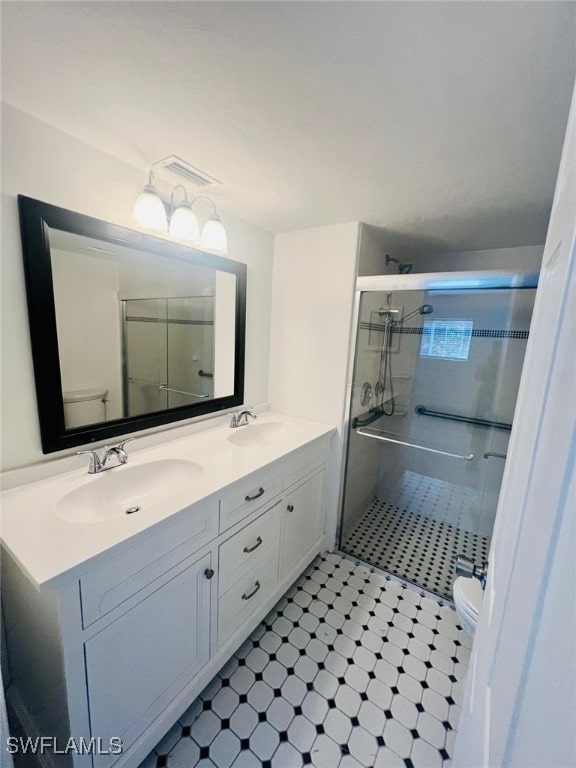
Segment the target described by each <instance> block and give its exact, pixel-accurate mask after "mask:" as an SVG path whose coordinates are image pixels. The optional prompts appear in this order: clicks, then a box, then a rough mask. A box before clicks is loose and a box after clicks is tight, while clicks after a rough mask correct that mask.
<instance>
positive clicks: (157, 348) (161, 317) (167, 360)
mask: <svg viewBox="0 0 576 768" xmlns="http://www.w3.org/2000/svg"><path fill="white" fill-rule="evenodd" d="M122 316H123V366H122V367H123V377H124V387H123V392H124V416H137V415H140V414H143V413H154V412H155V411H161V410H164V409H166V408H176V407H178V406H181V405H190V404H192V403H197V402H198V401H199V400H205V399H208V398H211V397H213V396H214V391H213V373H214V296H213V295H206V296H204V295H202V296H186V297H181V296H178V297H168V298H146V299H125V300H123V301H122Z"/></svg>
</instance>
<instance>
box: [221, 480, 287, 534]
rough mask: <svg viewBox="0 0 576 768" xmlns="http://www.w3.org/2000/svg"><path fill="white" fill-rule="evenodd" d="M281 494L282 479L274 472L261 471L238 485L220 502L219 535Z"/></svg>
mask: <svg viewBox="0 0 576 768" xmlns="http://www.w3.org/2000/svg"><path fill="white" fill-rule="evenodd" d="M281 492H282V478H281V475H280V473H279V472H278V471H277V470H276V471H263V472H259V473H256V474H254V475H252V478H251V479H249V480H246V481H245V482H243V483H239V484H238V485H236V487H235V488H234V489H233V490H232V491H230V492H229V493H228V494H226V495H225V496H223V497H222V498H221V500H220V533H222V531H226V530H227V529H228V528H230V527H231V526H233V525H235V524H236V523H238V522H240V520H243V519H244V518H245V517H247V516H248V515H250V514H251V513H252V512H254V511H255V510H257V509H261V508H262V507H263V506H264V505H267V504H269V503H270V501H271V500H273V499H274V497H275V496H278V495H279V494H280V493H281Z"/></svg>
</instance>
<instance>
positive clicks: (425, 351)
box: [420, 319, 473, 360]
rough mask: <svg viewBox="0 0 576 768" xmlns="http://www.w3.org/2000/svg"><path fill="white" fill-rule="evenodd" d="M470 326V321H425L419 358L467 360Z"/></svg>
mask: <svg viewBox="0 0 576 768" xmlns="http://www.w3.org/2000/svg"><path fill="white" fill-rule="evenodd" d="M472 325H473V323H472V320H452V319H436V320H425V321H424V324H423V326H422V342H421V344H420V357H436V358H444V359H446V360H468V355H469V353H470V339H471V338H472Z"/></svg>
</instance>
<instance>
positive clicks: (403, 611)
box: [141, 553, 471, 768]
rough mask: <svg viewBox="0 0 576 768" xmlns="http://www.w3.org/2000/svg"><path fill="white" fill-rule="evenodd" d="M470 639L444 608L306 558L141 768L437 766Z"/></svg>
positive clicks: (451, 726) (446, 754)
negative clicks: (299, 574) (291, 582)
mask: <svg viewBox="0 0 576 768" xmlns="http://www.w3.org/2000/svg"><path fill="white" fill-rule="evenodd" d="M470 644H471V643H470V640H469V638H468V637H467V636H466V635H465V634H464V632H463V631H462V630H461V628H460V627H459V626H458V624H457V621H456V615H455V613H454V611H453V610H452V609H451V608H450V607H449V606H447V605H444V604H443V603H442V602H441V601H437V600H433V599H431V598H430V597H429V596H427V595H426V594H425V593H424V592H422V591H419V590H416V589H414V588H411V587H407V586H404V585H402V584H401V583H399V582H398V581H396V580H394V579H392V578H390V577H387V576H386V575H384V574H381V573H377V572H373V571H371V570H370V569H369V568H367V567H365V566H362V565H358V564H357V563H355V562H354V561H352V560H351V559H349V558H347V557H344V556H341V555H340V554H332V553H329V554H326V555H325V556H323V557H319V558H317V559H316V560H315V561H314V563H312V565H311V566H310V567H309V568H308V569H307V570H306V572H305V573H304V574H303V575H302V577H301V578H300V579H299V580H298V581H297V582H296V584H295V585H294V586H293V587H291V588H290V589H289V590H288V592H287V593H286V595H285V596H284V597H283V598H282V599H281V600H280V602H279V603H278V604H277V606H276V607H275V609H274V610H273V611H272V612H271V613H270V614H269V615H268V616H267V617H266V619H265V620H264V621H263V622H262V624H260V625H259V626H258V627H257V629H256V630H255V631H254V632H253V633H252V635H251V637H250V638H249V639H248V640H247V641H246V642H245V643H244V644H243V645H242V646H241V648H240V649H239V650H238V651H237V653H236V654H235V655H234V656H233V657H232V659H231V660H230V661H229V662H228V663H227V664H226V665H225V667H224V668H223V669H222V670H221V671H220V673H219V674H218V675H217V676H216V677H215V678H214V680H213V681H212V682H211V683H210V685H209V686H208V687H207V688H206V689H205V690H204V691H203V693H202V694H201V695H200V696H199V697H198V699H196V701H195V702H194V703H193V704H192V705H191V707H190V708H189V709H188V711H187V712H186V713H185V714H184V715H183V716H182V717H181V718H180V720H179V722H178V723H177V724H176V725H175V726H174V727H173V728H172V729H171V730H170V731H169V732H168V734H166V736H165V737H164V739H162V741H161V742H160V743H159V744H158V745H157V746H156V748H155V750H154V751H153V752H152V753H151V754H150V755H149V757H148V758H147V759H146V760H145V761H144V763H142V765H141V768H157V767H160V768H161V767H162V766H166V768H215V767H216V768H229V766H233V768H252V767H254V768H258V767H261V768H301V766H303V765H308V764H311V765H314V766H317V768H361V767H362V766H364V768H372V767H375V768H396V766H399V767H400V768H442V767H443V766H444V767H445V766H447V765H448V764H449V761H450V756H451V754H452V748H453V745H454V738H455V733H456V730H455V729H456V725H457V722H458V715H459V711H460V704H461V685H462V681H463V678H464V675H465V672H466V668H467V664H468V659H469V654H470V651H469V648H470Z"/></svg>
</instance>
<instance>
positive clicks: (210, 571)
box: [204, 568, 214, 579]
mask: <svg viewBox="0 0 576 768" xmlns="http://www.w3.org/2000/svg"><path fill="white" fill-rule="evenodd" d="M204 576H206V578H207V579H211V578H212V576H214V571H213V569H212V568H206V570H205V571H204Z"/></svg>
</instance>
